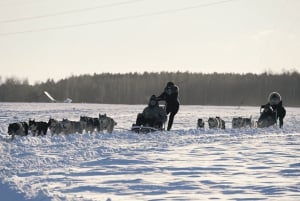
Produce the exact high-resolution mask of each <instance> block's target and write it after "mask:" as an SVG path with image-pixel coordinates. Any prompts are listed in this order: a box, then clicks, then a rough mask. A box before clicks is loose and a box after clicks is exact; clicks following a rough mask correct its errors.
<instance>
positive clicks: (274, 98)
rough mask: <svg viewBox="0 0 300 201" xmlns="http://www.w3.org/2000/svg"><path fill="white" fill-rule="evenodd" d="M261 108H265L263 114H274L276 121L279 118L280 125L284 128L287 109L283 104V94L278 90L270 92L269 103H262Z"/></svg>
mask: <svg viewBox="0 0 300 201" xmlns="http://www.w3.org/2000/svg"><path fill="white" fill-rule="evenodd" d="M260 108H261V109H262V108H263V109H264V111H263V113H262V115H261V116H263V114H264V113H265V114H273V115H274V121H275V122H274V123H276V121H277V119H279V127H280V128H282V126H283V118H284V117H285V114H286V110H285V108H284V107H283V106H282V100H281V96H280V94H279V93H277V92H272V93H270V95H269V97H268V103H267V104H265V105H262V106H261V107H260Z"/></svg>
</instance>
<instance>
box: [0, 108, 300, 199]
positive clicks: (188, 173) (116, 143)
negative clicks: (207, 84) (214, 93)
mask: <svg viewBox="0 0 300 201" xmlns="http://www.w3.org/2000/svg"><path fill="white" fill-rule="evenodd" d="M143 108H144V106H143V105H135V106H130V105H100V104H47V103H46V104H45V103H0V112H1V113H0V200H3V201H10V200H34V201H47V200H55V201H56V200H74V201H75V200H76V201H77V200H103V201H108V200H109V201H116V200H122V201H123V200H131V201H132V200H182V201H185V200H239V201H246V200H272V201H273V200H275V201H276V200H280V201H283V200H284V201H286V200H295V201H298V200H300V108H286V109H287V116H286V118H285V122H284V123H285V124H284V128H283V129H278V128H277V127H272V128H267V129H250V128H247V129H232V128H231V120H232V118H233V117H237V116H243V117H249V116H250V115H252V117H253V118H254V119H256V120H257V119H258V115H259V107H241V108H238V107H215V106H181V108H180V111H179V113H178V115H177V116H176V117H175V124H174V128H173V131H170V132H157V133H151V134H135V133H131V132H130V131H128V129H129V128H130V126H131V124H132V123H134V121H135V119H136V115H137V113H138V112H141V111H142V109H143ZM99 113H107V115H108V116H111V117H113V118H114V119H115V121H117V122H118V125H117V126H116V129H115V131H114V132H113V133H112V134H108V133H97V134H94V133H93V134H87V133H86V134H71V135H67V136H63V135H57V136H51V135H47V136H45V137H33V136H26V137H18V136H17V137H16V139H15V140H14V141H12V142H11V141H10V140H9V137H8V134H7V128H8V124H9V123H13V122H16V121H28V119H29V118H35V119H36V120H43V121H48V119H49V117H52V118H56V119H58V120H61V119H62V118H68V119H70V120H79V117H80V115H87V116H95V117H96V116H98V114H99ZM210 116H212V117H213V116H221V117H222V118H223V119H224V120H225V121H226V130H209V129H208V128H207V119H208V117H210ZM198 118H204V119H205V120H206V128H205V129H202V130H197V129H196V121H197V119H198Z"/></svg>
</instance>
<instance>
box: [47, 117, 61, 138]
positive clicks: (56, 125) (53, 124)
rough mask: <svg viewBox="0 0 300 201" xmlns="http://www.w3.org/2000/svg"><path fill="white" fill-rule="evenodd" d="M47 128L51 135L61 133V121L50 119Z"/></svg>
mask: <svg viewBox="0 0 300 201" xmlns="http://www.w3.org/2000/svg"><path fill="white" fill-rule="evenodd" d="M48 127H49V130H50V132H51V134H52V135H54V134H60V133H62V132H63V125H62V122H61V121H58V120H55V119H52V118H50V119H49V121H48Z"/></svg>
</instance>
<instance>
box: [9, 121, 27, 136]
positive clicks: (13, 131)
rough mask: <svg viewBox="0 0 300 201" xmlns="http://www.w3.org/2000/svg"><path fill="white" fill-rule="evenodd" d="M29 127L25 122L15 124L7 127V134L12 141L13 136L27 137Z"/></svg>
mask: <svg viewBox="0 0 300 201" xmlns="http://www.w3.org/2000/svg"><path fill="white" fill-rule="evenodd" d="M28 129H29V126H28V124H27V123H26V122H16V123H12V124H9V125H8V134H9V135H11V138H12V139H14V138H15V135H20V136H25V135H28Z"/></svg>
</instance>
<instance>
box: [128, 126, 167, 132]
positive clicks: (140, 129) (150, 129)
mask: <svg viewBox="0 0 300 201" xmlns="http://www.w3.org/2000/svg"><path fill="white" fill-rule="evenodd" d="M163 130H164V129H163V128H155V127H152V126H138V125H136V124H133V125H132V127H131V131H132V132H135V133H144V134H146V133H153V132H157V131H163Z"/></svg>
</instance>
